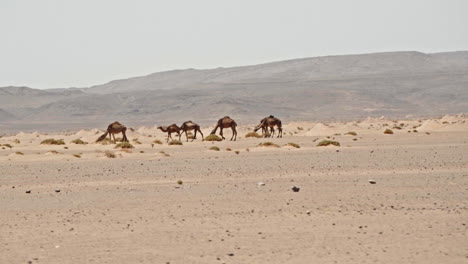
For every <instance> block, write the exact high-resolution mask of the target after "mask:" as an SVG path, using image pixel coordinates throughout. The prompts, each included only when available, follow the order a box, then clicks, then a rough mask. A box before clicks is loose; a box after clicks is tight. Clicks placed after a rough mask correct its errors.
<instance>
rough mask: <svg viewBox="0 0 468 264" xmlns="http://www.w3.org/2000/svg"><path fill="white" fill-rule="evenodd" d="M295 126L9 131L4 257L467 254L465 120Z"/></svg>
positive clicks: (160, 259)
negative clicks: (195, 135) (122, 136)
mask: <svg viewBox="0 0 468 264" xmlns="http://www.w3.org/2000/svg"><path fill="white" fill-rule="evenodd" d="M112 121H113V120H112ZM120 121H122V122H123V123H125V122H124V120H120ZM285 124H286V125H284V137H283V138H246V137H245V135H246V134H247V133H248V132H249V131H251V130H252V128H253V126H254V125H251V126H241V127H239V137H238V140H237V141H236V142H233V141H223V142H208V141H204V142H202V141H201V140H200V139H201V137H199V139H198V140H195V141H193V142H190V141H189V142H186V141H185V136H183V137H182V142H183V145H182V146H180V145H168V144H167V143H166V140H165V135H164V133H162V132H161V131H157V130H156V129H155V128H154V127H140V128H134V129H133V131H130V130H129V131H128V133H127V136H128V138H129V140H130V141H131V143H132V145H133V146H134V147H135V148H134V149H131V150H120V149H115V145H114V144H109V145H103V144H99V143H94V141H95V140H96V139H97V138H98V137H99V135H100V134H102V131H99V130H97V129H96V130H82V131H75V132H67V133H49V134H44V133H19V134H17V135H14V136H4V137H2V138H0V145H2V147H0V178H1V181H0V197H1V198H0V212H1V214H0V263H466V261H467V260H468V229H467V224H468V118H467V117H466V116H463V115H459V116H445V117H443V118H437V119H427V120H417V119H415V120H386V119H366V120H359V121H355V122H349V123H326V124H325V123H311V122H295V123H294V122H285ZM103 125H107V124H103ZM386 129H391V130H392V131H393V134H385V133H384V131H385V130H386ZM210 130H211V128H210V127H203V128H202V131H203V132H204V134H205V136H207V134H209V132H210ZM348 132H355V133H348ZM230 135H231V131H230V130H229V129H228V130H226V131H225V136H226V137H227V138H228V139H229V138H230ZM48 138H54V139H63V141H64V143H65V145H44V144H40V143H41V142H42V141H43V140H45V139H48ZM76 139H81V140H82V141H84V142H87V143H88V144H74V143H72V141H73V140H76ZM155 140H160V141H161V142H162V144H158V143H154V141H155ZM322 140H334V141H337V142H339V143H340V146H333V145H332V146H326V147H318V146H317V144H318V143H319V142H321V141H322ZM264 142H272V143H274V144H276V145H277V146H269V147H261V146H258V145H259V144H260V143H264ZM288 143H295V144H297V145H298V146H299V148H296V147H294V146H291V145H288ZM213 146H217V147H218V148H219V151H216V150H212V149H210V148H211V147H213ZM106 151H107V152H106ZM114 155H115V157H113V156H114ZM370 181H372V182H375V184H371V183H370ZM292 186H296V187H299V188H300V190H299V191H298V192H294V191H292V190H291V188H292Z"/></svg>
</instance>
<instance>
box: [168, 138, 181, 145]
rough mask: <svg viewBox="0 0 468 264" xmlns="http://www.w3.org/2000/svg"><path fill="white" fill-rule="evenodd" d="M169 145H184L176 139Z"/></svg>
mask: <svg viewBox="0 0 468 264" xmlns="http://www.w3.org/2000/svg"><path fill="white" fill-rule="evenodd" d="M168 144H169V145H183V144H182V142H181V141H180V140H176V139H174V140H171V141H169V143H168Z"/></svg>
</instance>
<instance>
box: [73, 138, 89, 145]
mask: <svg viewBox="0 0 468 264" xmlns="http://www.w3.org/2000/svg"><path fill="white" fill-rule="evenodd" d="M71 143H73V144H77V145H86V144H88V142H85V141H83V140H81V139H79V138H77V139H75V140H72V142H71Z"/></svg>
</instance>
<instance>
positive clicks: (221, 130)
mask: <svg viewBox="0 0 468 264" xmlns="http://www.w3.org/2000/svg"><path fill="white" fill-rule="evenodd" d="M219 135H220V136H221V138H222V139H225V138H224V136H223V128H222V127H221V128H220V130H219Z"/></svg>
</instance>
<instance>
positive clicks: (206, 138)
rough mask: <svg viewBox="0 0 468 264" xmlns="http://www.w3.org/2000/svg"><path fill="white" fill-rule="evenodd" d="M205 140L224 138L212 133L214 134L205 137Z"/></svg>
mask: <svg viewBox="0 0 468 264" xmlns="http://www.w3.org/2000/svg"><path fill="white" fill-rule="evenodd" d="M205 140H206V141H221V140H223V139H222V138H220V137H219V136H218V135H215V134H212V135H209V136H207V137H205Z"/></svg>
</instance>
